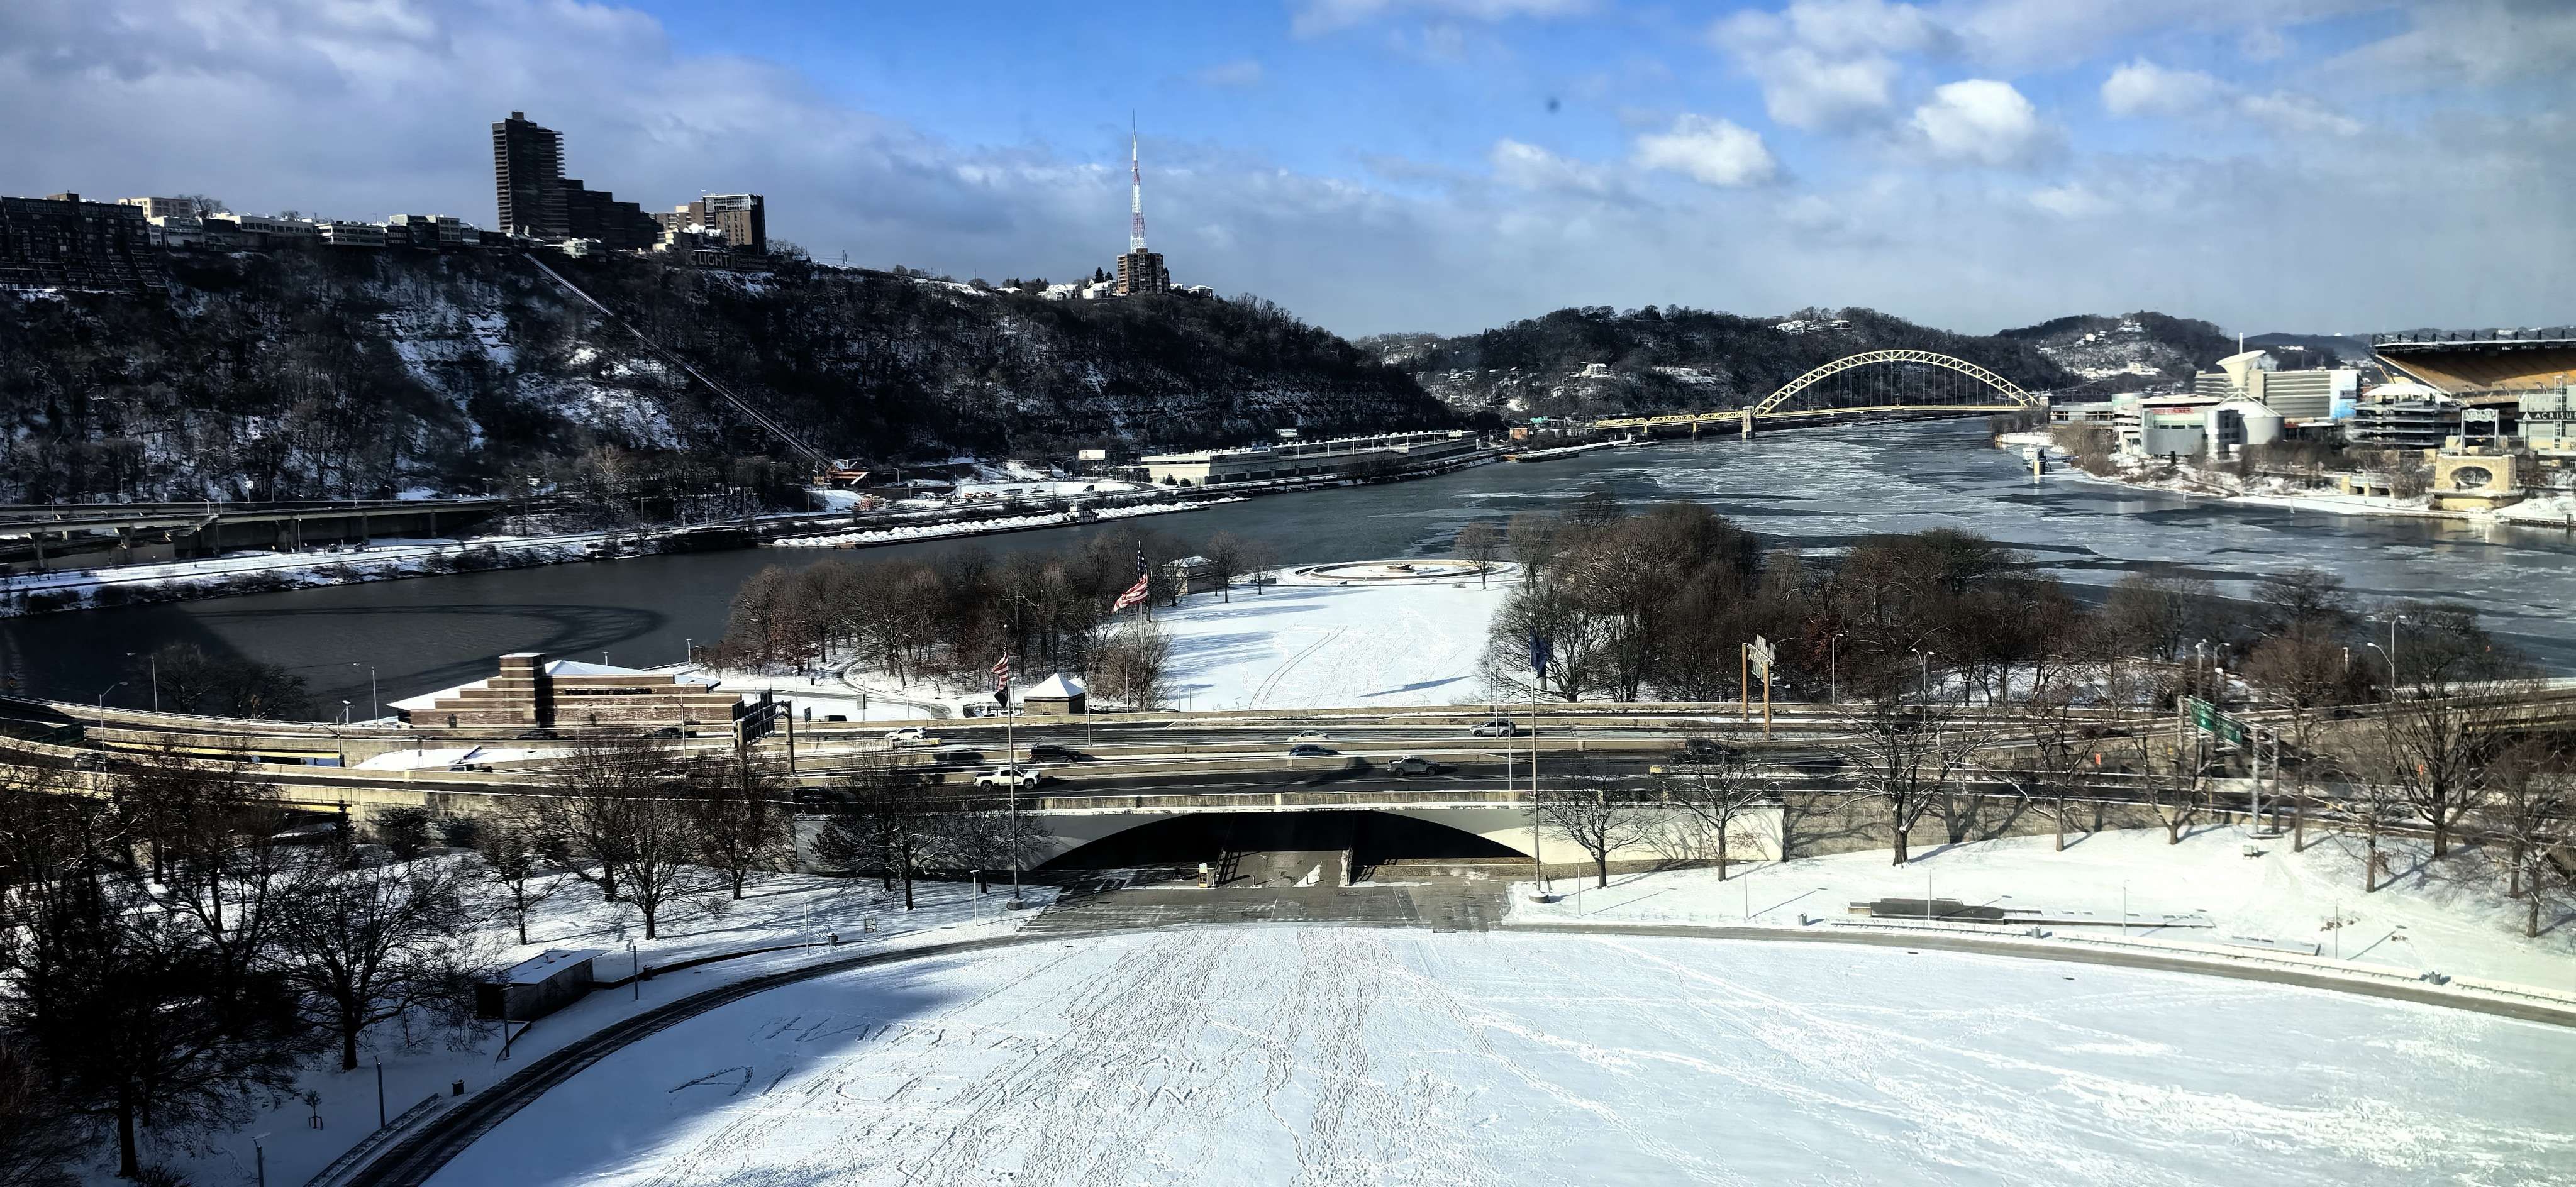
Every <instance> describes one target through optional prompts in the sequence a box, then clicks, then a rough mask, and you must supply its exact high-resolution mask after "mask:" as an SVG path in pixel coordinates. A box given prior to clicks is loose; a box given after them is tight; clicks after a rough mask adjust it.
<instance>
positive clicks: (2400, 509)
mask: <svg viewBox="0 0 2576 1187" xmlns="http://www.w3.org/2000/svg"><path fill="white" fill-rule="evenodd" d="M2005 436H2006V438H2012V437H2021V436H2027V435H2026V434H2006V435H2005ZM1997 443H1998V444H1999V445H2005V446H2010V447H2013V448H2018V447H2019V445H2018V444H2016V443H2015V442H2012V441H2010V440H1999V441H1998V442H1997ZM2113 461H2114V462H2115V464H2117V465H2118V466H2119V467H2120V469H2119V471H2118V472H2117V473H2114V474H2093V473H2088V472H2086V471H2084V470H2082V469H2078V468H2075V467H2073V466H2067V467H2065V468H2062V469H2058V470H2055V471H2053V474H2055V475H2056V476H2060V477H2067V478H2073V479H2075V480H2077V481H2084V482H2098V483H2103V484H2106V485H2110V486H2120V487H2128V488H2131V489H2137V490H2158V491H2166V492H2170V493H2172V494H2178V495H2189V496H2191V497H2194V498H2204V499H2216V500H2219V501H2221V502H2227V503H2241V504H2245V505H2247V506H2253V507H2280V508H2285V509H2288V510H2292V511H2323V512H2326V513H2327V514H2330V515H2378V516H2393V517H2397V518H2404V519H2456V520H2466V521H2473V522H2504V523H2521V524H2534V525H2539V526H2545V527H2560V526H2565V525H2569V524H2576V492H2571V491H2568V490H2564V489H2544V490H2539V491H2535V492H2534V493H2533V494H2532V496H2531V497H2530V498H2527V499H2525V500H2523V501H2522V502H2519V503H2516V504H2514V505H2512V506H2510V507H2503V508H2499V509H2497V510H2494V511H2445V510H2441V509H2438V508H2436V507H2434V506H2433V505H2432V499H2431V497H2430V496H2427V495H2410V496H2406V497H2403V498H2400V497H2396V496H2391V495H2348V494H2344V493H2342V492H2340V491H2329V490H2317V489H2313V488H2310V487H2305V486H2301V485H2299V484H2297V483H2295V482H2292V481H2290V480H2289V479H2286V478H2281V477H2278V476H2275V475H2258V476H2256V477H2254V478H2250V479H2246V478H2238V477H2237V476H2236V475H2235V474H2234V473H2233V472H2231V471H2227V470H2212V469H2204V468H2202V467H2199V466H2194V465H2190V464H2188V463H2186V464H2183V465H2180V466H2176V467H2171V468H2170V469H2168V467H2166V466H2165V464H2164V463H2163V462H2162V461H2154V460H2148V459H2141V458H2128V457H2123V458H2115V459H2113ZM2159 475H2161V476H2159Z"/></svg>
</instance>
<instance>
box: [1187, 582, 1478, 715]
mask: <svg viewBox="0 0 2576 1187" xmlns="http://www.w3.org/2000/svg"><path fill="white" fill-rule="evenodd" d="M1513 579H1515V578H1514V577H1508V576H1507V577H1505V578H1498V579H1496V580H1495V581H1493V582H1492V583H1491V585H1490V587H1488V588H1479V587H1478V585H1477V582H1476V581H1475V580H1474V579H1472V578H1468V579H1463V580H1457V581H1436V582H1419V583H1411V584H1390V585H1362V584H1354V585H1336V584H1324V583H1318V582H1315V581H1313V580H1312V579H1309V578H1304V577H1300V576H1298V575H1296V574H1294V573H1290V574H1287V575H1285V576H1283V577H1282V578H1281V580H1280V582H1279V584H1276V585H1272V586H1269V587H1267V588H1266V590H1265V591H1264V592H1261V593H1255V592H1253V591H1252V590H1249V589H1238V590H1235V591H1234V593H1233V594H1232V595H1231V599H1230V600H1220V599H1219V597H1218V595H1216V594H1192V595H1190V596H1189V597H1187V598H1184V599H1182V602H1181V604H1180V605H1179V606H1176V607H1164V608H1161V609H1158V610H1156V611H1155V612H1154V621H1155V622H1157V623H1159V624H1161V626H1162V627H1163V629H1164V630H1165V631H1167V632H1169V633H1170V635H1171V637H1172V666H1171V673H1170V675H1169V677H1168V684H1169V687H1170V689H1171V696H1172V698H1173V701H1174V705H1173V706H1172V707H1175V708H1182V709H1301V708H1316V707H1345V706H1388V707H1396V706H1403V705H1449V704H1462V703H1468V702H1476V703H1482V702H1483V701H1484V700H1485V699H1486V698H1485V692H1486V690H1485V683H1484V678H1483V677H1482V676H1480V675H1479V674H1478V672H1477V663H1478V661H1479V660H1480V659H1481V658H1482V657H1483V655H1484V651H1485V634H1486V631H1487V629H1488V628H1489V627H1490V625H1491V624H1492V622H1493V617H1494V612H1495V611H1496V610H1498V609H1500V608H1501V607H1502V604H1503V597H1504V595H1505V593H1506V592H1507V591H1508V590H1509V589H1510V587H1511V581H1512V580H1513Z"/></svg>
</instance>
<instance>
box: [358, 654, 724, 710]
mask: <svg viewBox="0 0 2576 1187" xmlns="http://www.w3.org/2000/svg"><path fill="white" fill-rule="evenodd" d="M546 675H548V676H662V675H668V673H664V672H655V671H651V670H649V669H646V668H620V667H616V666H614V665H611V664H586V663H583V662H581V661H579V660H570V659H557V660H548V661H546ZM671 683H673V684H695V685H698V686H700V687H702V688H705V689H708V690H709V691H713V690H714V689H715V688H716V687H717V686H719V685H721V684H723V683H724V682H723V681H721V680H716V679H713V678H710V677H705V676H672V677H671ZM491 686H492V681H491V679H490V678H489V677H486V678H484V679H481V680H471V681H467V682H466V683H463V684H459V685H456V686H455V687H453V688H442V689H439V690H438V691H436V692H424V693H421V694H420V695H418V696H409V697H403V698H401V699H399V700H392V701H387V702H385V707H386V708H388V709H399V710H402V711H403V712H405V713H421V712H426V711H428V710H430V709H433V708H436V707H437V705H438V702H440V701H443V700H446V699H448V698H450V697H454V696H457V695H459V694H461V693H463V692H464V691H465V690H466V689H469V688H490V687H491Z"/></svg>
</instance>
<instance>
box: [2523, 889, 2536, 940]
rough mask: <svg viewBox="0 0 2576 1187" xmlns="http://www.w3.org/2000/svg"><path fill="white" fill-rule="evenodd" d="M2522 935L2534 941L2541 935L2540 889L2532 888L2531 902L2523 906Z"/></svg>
mask: <svg viewBox="0 0 2576 1187" xmlns="http://www.w3.org/2000/svg"><path fill="white" fill-rule="evenodd" d="M2522 935H2523V938H2524V939H2534V938H2537V937H2538V936H2539V935H2540V887H2538V886H2536V885H2535V886H2533V887H2532V888H2531V900H2530V901H2529V902H2526V903H2524V904H2523V916H2522Z"/></svg>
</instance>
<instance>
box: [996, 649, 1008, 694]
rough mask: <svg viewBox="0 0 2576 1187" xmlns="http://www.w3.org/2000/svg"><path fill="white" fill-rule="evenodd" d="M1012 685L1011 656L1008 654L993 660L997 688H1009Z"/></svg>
mask: <svg viewBox="0 0 2576 1187" xmlns="http://www.w3.org/2000/svg"><path fill="white" fill-rule="evenodd" d="M1010 686H1011V657H1010V656H1007V655H1006V656H1003V657H1002V658H1000V659H997V660H994V661H993V687H994V688H996V689H1002V688H1009V687H1010Z"/></svg>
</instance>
